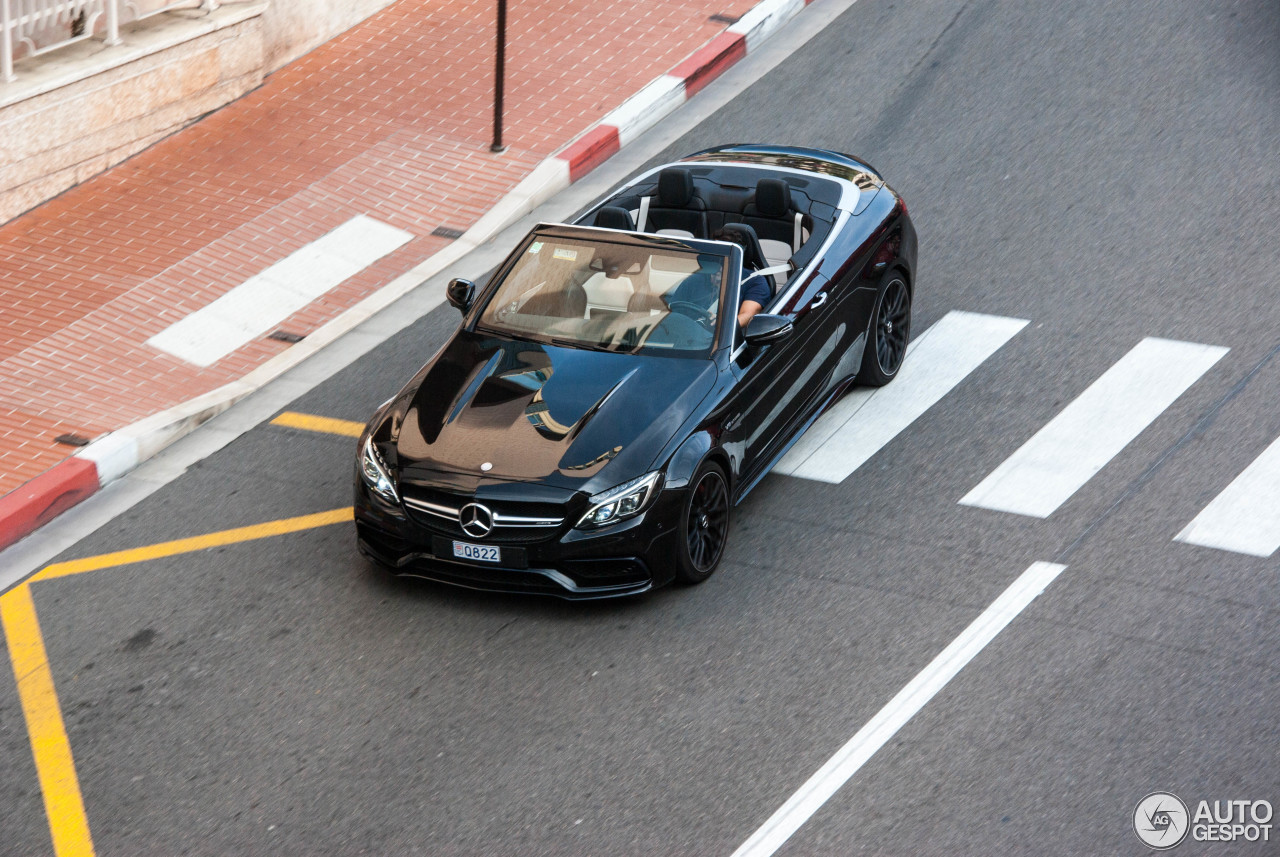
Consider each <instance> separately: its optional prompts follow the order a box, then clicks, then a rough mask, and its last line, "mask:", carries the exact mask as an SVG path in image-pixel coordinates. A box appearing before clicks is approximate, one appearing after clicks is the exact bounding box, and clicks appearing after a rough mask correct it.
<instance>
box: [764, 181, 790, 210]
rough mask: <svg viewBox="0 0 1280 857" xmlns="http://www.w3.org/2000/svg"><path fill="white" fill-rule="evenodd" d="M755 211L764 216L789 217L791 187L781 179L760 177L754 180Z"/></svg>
mask: <svg viewBox="0 0 1280 857" xmlns="http://www.w3.org/2000/svg"><path fill="white" fill-rule="evenodd" d="M756 211H758V212H759V213H760V214H762V215H764V216H765V217H789V216H790V215H791V213H792V209H791V188H790V187H788V185H787V183H786V182H784V181H783V180H782V179H760V181H758V182H756Z"/></svg>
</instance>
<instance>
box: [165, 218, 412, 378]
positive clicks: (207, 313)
mask: <svg viewBox="0 0 1280 857" xmlns="http://www.w3.org/2000/svg"><path fill="white" fill-rule="evenodd" d="M412 238H413V236H412V235H411V234H409V233H408V232H405V231H404V230H402V229H396V228H395V227H394V226H388V225H387V224H385V223H382V222H380V221H377V220H374V219H373V218H372V217H366V216H365V215H363V214H361V215H357V216H356V217H353V218H351V219H350V220H348V221H347V222H346V223H344V224H342V225H341V226H339V227H338V228H337V229H334V230H333V231H331V232H328V233H327V234H325V235H322V236H320V237H319V238H317V239H316V240H315V241H312V242H311V243H310V244H307V245H306V246H305V247H302V248H300V249H299V250H297V251H295V252H293V253H291V254H289V255H288V256H286V257H285V258H283V259H281V260H280V261H279V262H276V263H275V264H274V265H272V266H271V267H269V268H267V269H266V270H263V271H261V272H259V273H257V274H255V275H254V276H252V277H250V278H249V279H247V280H245V281H244V282H243V283H241V284H240V285H238V286H236V287H235V288H233V289H232V290H231V291H229V292H227V293H226V294H224V295H223V296H222V297H220V298H218V299H217V300H215V301H213V302H212V303H210V304H207V305H206V306H204V307H202V308H200V309H198V310H196V311H195V312H193V313H191V314H190V315H188V316H187V317H185V318H183V319H182V320H180V321H176V322H174V323H173V324H171V325H169V326H168V327H166V328H165V329H164V330H162V331H160V332H159V333H157V334H156V335H155V336H153V337H151V338H150V339H148V340H147V344H148V345H150V346H151V347H153V348H158V349H160V350H161V351H166V352H168V353H169V354H172V355H173V356H174V357H177V358H179V359H181V360H185V361H186V362H188V363H193V364H195V365H196V366H211V365H213V364H214V363H217V362H218V361H219V360H221V359H222V358H223V357H226V356H227V355H228V354H230V353H231V352H233V351H235V350H236V349H237V348H240V347H241V346H242V345H245V344H246V343H248V342H251V341H253V340H254V339H256V338H257V337H259V336H261V335H262V334H264V333H266V332H267V331H269V330H271V328H273V327H275V326H276V325H277V324H279V323H280V322H282V321H284V320H285V319H287V318H288V317H289V316H291V315H293V314H294V313H295V312H297V311H298V310H300V309H302V308H303V307H305V306H307V304H309V303H311V302H312V301H314V300H315V299H316V298H318V297H320V296H321V295H323V294H324V293H325V292H327V291H329V290H330V289H332V288H334V287H335V286H337V285H339V284H340V283H342V282H343V281H344V280H346V279H347V278H348V277H352V276H355V275H356V274H358V273H359V272H360V271H363V270H364V269H365V268H367V267H369V266H370V265H372V264H373V263H374V262H376V261H378V260H379V259H381V258H382V257H383V256H385V255H387V254H388V253H390V252H392V251H393V250H395V249H396V248H397V247H400V246H401V245H402V244H405V243H407V242H408V241H410V240H411V239H412Z"/></svg>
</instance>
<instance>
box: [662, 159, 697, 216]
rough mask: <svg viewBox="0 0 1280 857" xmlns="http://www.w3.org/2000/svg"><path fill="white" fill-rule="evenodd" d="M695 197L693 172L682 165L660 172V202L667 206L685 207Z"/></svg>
mask: <svg viewBox="0 0 1280 857" xmlns="http://www.w3.org/2000/svg"><path fill="white" fill-rule="evenodd" d="M691 199H693V174H692V173H690V172H689V171H688V170H685V169H681V168H680V167H669V168H667V169H665V170H663V171H662V172H660V173H658V202H659V203H660V204H661V205H663V206H664V207H666V208H684V207H685V206H686V205H688V204H689V200H691Z"/></svg>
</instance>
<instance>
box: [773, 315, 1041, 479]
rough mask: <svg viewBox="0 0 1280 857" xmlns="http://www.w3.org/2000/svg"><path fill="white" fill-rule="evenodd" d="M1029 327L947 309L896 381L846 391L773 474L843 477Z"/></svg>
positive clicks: (919, 340)
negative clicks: (871, 387) (882, 385)
mask: <svg viewBox="0 0 1280 857" xmlns="http://www.w3.org/2000/svg"><path fill="white" fill-rule="evenodd" d="M1026 325H1027V322H1026V321H1024V320H1022V319H1020V318H1004V317H1002V316H998V315H979V314H978V313H972V312H960V311H952V312H949V313H947V314H946V315H945V316H943V317H942V318H941V319H939V320H938V322H937V323H936V324H934V325H933V326H932V327H930V328H929V329H928V330H926V331H925V332H924V333H922V334H920V335H919V336H918V337H916V338H915V340H914V341H913V342H912V343H911V345H910V346H908V348H907V356H906V359H905V360H904V361H903V363H902V369H901V370H900V374H899V376H898V377H897V378H896V379H894V382H893V383H892V384H890V385H888V386H887V387H880V388H879V389H875V390H868V389H861V390H854V391H853V392H851V393H850V394H849V395H847V396H845V397H844V398H843V399H841V400H840V401H839V402H837V403H836V404H835V406H833V407H832V408H831V410H829V411H827V413H825V414H823V415H822V417H821V418H819V419H818V421H817V422H815V423H814V424H813V425H812V426H811V427H810V428H809V430H808V431H807V432H805V434H804V437H802V438H801V439H800V440H799V441H797V442H796V445H795V446H793V447H792V448H791V450H790V451H789V452H788V453H787V454H786V455H785V456H784V457H783V458H782V460H781V461H779V462H778V464H777V466H775V467H774V469H773V472H774V473H784V474H789V475H791V476H799V477H801V478H804V479H815V480H818V481H820V482H843V481H844V480H845V479H846V478H847V477H848V476H849V474H851V473H853V471H855V470H857V469H858V468H859V467H861V466H862V465H863V464H864V463H866V461H867V459H869V458H871V456H873V455H875V454H876V452H878V451H879V450H880V449H881V447H883V446H884V445H885V444H887V443H889V441H891V440H893V439H894V438H895V437H897V435H898V433H899V432H901V431H902V430H903V429H905V428H906V427H907V426H909V425H911V423H913V422H915V420H916V419H917V418H919V417H920V415H921V414H923V413H924V412H925V411H927V410H929V408H931V407H933V406H934V405H935V404H937V402H938V400H939V399H941V398H942V397H943V396H945V395H946V394H947V393H948V392H950V391H951V389H952V388H954V387H955V386H956V385H957V384H959V383H960V382H961V381H963V380H964V379H965V377H966V376H967V375H968V374H969V373H970V372H972V371H973V370H974V369H976V368H978V367H979V366H980V365H982V363H983V362H984V361H985V360H986V359H987V358H988V357H990V356H991V355H992V354H994V353H996V352H997V351H999V350H1000V348H1001V346H1003V345H1004V344H1005V343H1006V342H1008V341H1009V340H1010V339H1012V338H1013V336H1014V334H1016V333H1017V332H1018V331H1020V330H1022V328H1024V327H1025V326H1026Z"/></svg>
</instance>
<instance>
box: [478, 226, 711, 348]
mask: <svg viewBox="0 0 1280 857" xmlns="http://www.w3.org/2000/svg"><path fill="white" fill-rule="evenodd" d="M724 269H725V264H724V257H722V256H719V255H716V254H714V253H699V252H697V251H696V250H694V249H692V248H688V247H681V246H678V245H676V244H668V243H663V244H657V243H655V244H654V245H653V246H640V245H637V244H635V243H628V244H623V243H614V242H611V241H607V240H596V239H583V238H561V237H558V236H550V235H541V234H535V235H534V236H533V239H532V240H531V241H530V242H529V243H528V244H527V245H526V246H525V247H524V248H523V249H522V251H521V253H520V255H519V258H518V259H517V261H516V263H515V265H514V267H512V269H511V271H510V272H509V273H508V274H507V276H506V277H505V278H504V279H503V280H502V283H501V284H500V285H499V287H498V289H497V291H496V292H495V293H494V294H493V297H492V298H491V299H490V300H489V303H488V305H487V306H486V307H485V309H484V312H483V313H481V315H480V321H479V325H480V326H481V327H482V328H484V329H485V330H487V331H491V332H495V333H504V334H508V335H511V336H515V337H519V338H525V339H533V340H535V341H538V342H546V343H549V344H552V345H564V346H569V347H574V348H588V349H595V350H602V351H620V352H627V353H647V354H668V355H672V356H680V357H695V356H704V357H705V356H707V355H709V354H710V353H711V348H712V346H713V345H714V344H715V338H716V335H715V334H716V319H717V318H718V316H719V313H720V306H721V303H722V292H723V290H724V287H725V283H724V281H725V276H724Z"/></svg>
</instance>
